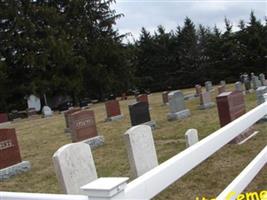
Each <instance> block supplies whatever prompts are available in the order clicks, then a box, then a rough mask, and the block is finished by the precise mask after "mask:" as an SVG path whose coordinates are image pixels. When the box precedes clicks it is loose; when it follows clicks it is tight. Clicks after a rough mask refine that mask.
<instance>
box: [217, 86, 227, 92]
mask: <svg viewBox="0 0 267 200" xmlns="http://www.w3.org/2000/svg"><path fill="white" fill-rule="evenodd" d="M223 92H226V89H225V85H220V86H219V87H218V94H221V93H223Z"/></svg>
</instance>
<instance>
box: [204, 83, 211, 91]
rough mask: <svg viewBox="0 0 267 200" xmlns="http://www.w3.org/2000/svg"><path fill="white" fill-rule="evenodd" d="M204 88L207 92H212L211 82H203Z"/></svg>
mask: <svg viewBox="0 0 267 200" xmlns="http://www.w3.org/2000/svg"><path fill="white" fill-rule="evenodd" d="M205 88H206V91H207V92H211V91H212V90H213V88H212V82H211V81H206V82H205Z"/></svg>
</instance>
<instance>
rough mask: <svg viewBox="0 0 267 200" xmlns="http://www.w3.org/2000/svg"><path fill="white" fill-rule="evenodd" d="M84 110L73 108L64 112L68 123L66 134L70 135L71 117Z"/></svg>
mask: <svg viewBox="0 0 267 200" xmlns="http://www.w3.org/2000/svg"><path fill="white" fill-rule="evenodd" d="M81 110H82V109H81V108H79V107H72V108H70V109H69V110H67V111H65V112H64V118H65V122H66V128H65V133H70V115H71V114H72V113H75V112H78V111H81Z"/></svg>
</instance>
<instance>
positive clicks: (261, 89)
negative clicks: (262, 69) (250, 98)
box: [256, 86, 267, 105]
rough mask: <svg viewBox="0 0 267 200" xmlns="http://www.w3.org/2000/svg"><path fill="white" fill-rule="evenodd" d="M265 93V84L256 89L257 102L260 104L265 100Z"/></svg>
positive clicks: (266, 91) (266, 88)
mask: <svg viewBox="0 0 267 200" xmlns="http://www.w3.org/2000/svg"><path fill="white" fill-rule="evenodd" d="M265 93H267V86H261V87H259V88H258V89H257V90H256V96H257V104H258V105H260V104H262V103H264V102H265V99H264V96H263V95H264V94H265Z"/></svg>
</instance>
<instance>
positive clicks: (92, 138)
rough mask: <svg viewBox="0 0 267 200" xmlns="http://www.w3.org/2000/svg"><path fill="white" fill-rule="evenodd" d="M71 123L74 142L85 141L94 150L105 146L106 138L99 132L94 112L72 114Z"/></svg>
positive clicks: (83, 111) (85, 111) (84, 111)
mask: <svg viewBox="0 0 267 200" xmlns="http://www.w3.org/2000/svg"><path fill="white" fill-rule="evenodd" d="M69 122H70V124H69V128H70V131H71V139H72V142H80V141H83V142H85V143H87V144H89V145H90V147H91V148H92V149H93V148H96V147H98V146H100V145H103V144H104V137H103V136H99V135H98V132H97V128H96V122H95V114H94V111H92V110H81V111H78V112H75V113H72V114H71V115H70V121H69Z"/></svg>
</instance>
